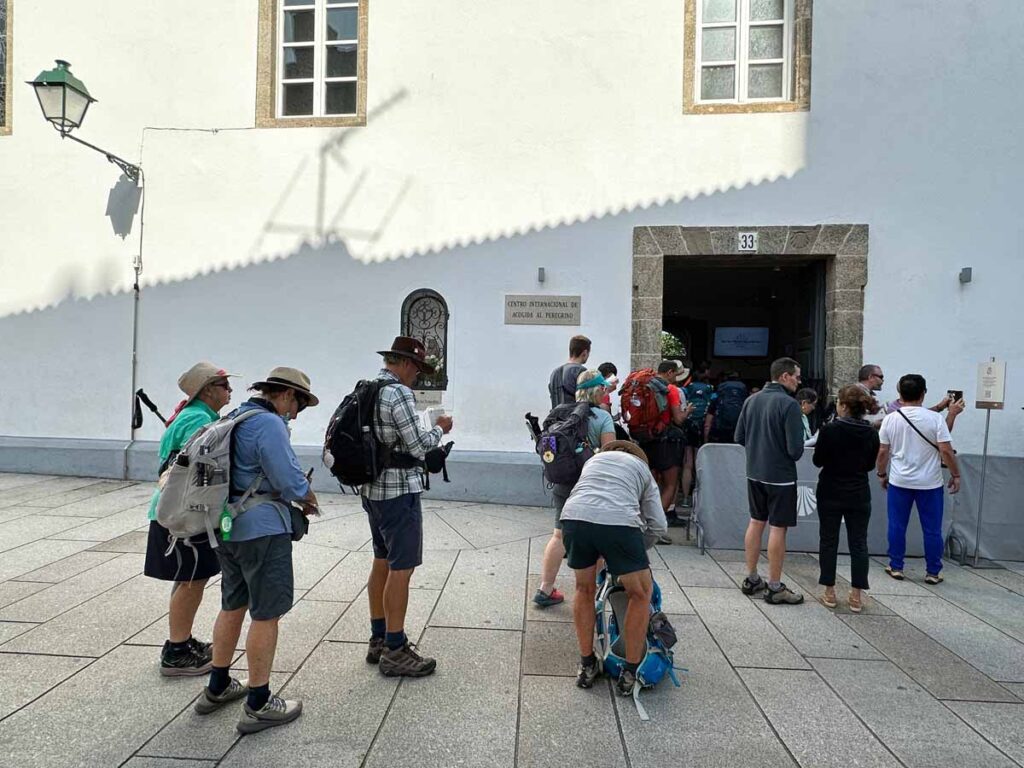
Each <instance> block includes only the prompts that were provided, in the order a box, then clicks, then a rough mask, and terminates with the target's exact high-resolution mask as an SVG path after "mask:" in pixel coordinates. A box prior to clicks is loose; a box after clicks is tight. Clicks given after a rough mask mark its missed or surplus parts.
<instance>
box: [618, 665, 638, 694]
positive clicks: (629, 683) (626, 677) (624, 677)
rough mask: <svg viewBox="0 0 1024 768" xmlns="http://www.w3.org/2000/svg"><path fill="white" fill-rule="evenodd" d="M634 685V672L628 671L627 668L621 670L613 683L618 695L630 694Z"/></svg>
mask: <svg viewBox="0 0 1024 768" xmlns="http://www.w3.org/2000/svg"><path fill="white" fill-rule="evenodd" d="M635 687H636V673H634V672H630V671H629V670H628V669H624V670H622V674H621V675H619V679H618V682H616V683H615V690H616V691H618V693H619V695H620V696H632V695H633V689H634V688H635Z"/></svg>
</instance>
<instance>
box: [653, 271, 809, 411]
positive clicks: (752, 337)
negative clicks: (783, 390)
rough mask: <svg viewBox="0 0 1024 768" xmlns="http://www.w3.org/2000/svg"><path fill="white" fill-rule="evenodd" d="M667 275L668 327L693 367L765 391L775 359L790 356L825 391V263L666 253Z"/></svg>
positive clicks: (665, 320)
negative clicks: (735, 376)
mask: <svg viewBox="0 0 1024 768" xmlns="http://www.w3.org/2000/svg"><path fill="white" fill-rule="evenodd" d="M664 275H665V277H664V296H663V304H662V313H663V318H662V327H663V328H664V330H666V331H668V332H670V333H673V334H675V335H676V336H678V337H679V338H680V339H681V340H682V341H683V343H684V345H685V346H686V349H687V354H688V356H689V358H690V359H691V360H692V361H693V362H694V363H695V364H696V363H699V362H701V361H708V362H710V363H711V367H712V375H713V376H714V377H717V376H719V375H721V374H723V373H725V372H726V371H730V370H735V371H737V372H739V374H740V376H741V377H742V378H743V379H744V380H745V381H746V382H747V384H748V386H762V385H763V384H764V382H765V381H766V380H767V379H768V368H769V365H770V364H771V361H772V360H774V359H776V358H778V357H784V356H785V357H792V358H794V359H796V360H797V361H798V362H799V363H800V365H801V368H802V369H803V378H804V382H805V386H811V387H813V388H815V389H817V390H818V391H819V393H820V394H825V393H826V392H827V383H826V372H825V261H824V260H823V259H813V258H810V259H803V260H800V259H794V258H792V257H782V258H771V257H752V258H751V257H746V258H736V257H725V258H722V257H699V256H698V257H694V256H678V257H672V256H666V257H665V273H664Z"/></svg>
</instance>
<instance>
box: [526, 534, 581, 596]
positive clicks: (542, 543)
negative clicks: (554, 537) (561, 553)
mask: <svg viewBox="0 0 1024 768" xmlns="http://www.w3.org/2000/svg"><path fill="white" fill-rule="evenodd" d="M550 539H551V531H548V532H547V533H546V534H544V535H542V536H534V537H533V538H531V539H530V573H536V574H538V575H539V574H540V569H541V565H542V563H543V561H544V548H545V547H546V546H547V545H548V541H549V540H550ZM571 578H572V569H571V568H570V567H569V563H568V562H566V560H565V558H564V557H563V558H562V562H561V563H559V565H558V576H557V580H558V583H559V584H563V583H565V581H566V579H571Z"/></svg>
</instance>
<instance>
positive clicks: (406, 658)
mask: <svg viewBox="0 0 1024 768" xmlns="http://www.w3.org/2000/svg"><path fill="white" fill-rule="evenodd" d="M436 668H437V660H436V659H431V658H428V657H426V656H420V655H419V654H418V653H416V646H415V645H413V644H412V643H410V642H406V644H405V645H403V646H402V647H401V648H395V649H391V648H385V649H384V653H383V654H382V655H381V657H380V671H381V674H383V675H385V676H386V677H426V676H427V675H429V674H432V673H433V671H434V670H435V669H436Z"/></svg>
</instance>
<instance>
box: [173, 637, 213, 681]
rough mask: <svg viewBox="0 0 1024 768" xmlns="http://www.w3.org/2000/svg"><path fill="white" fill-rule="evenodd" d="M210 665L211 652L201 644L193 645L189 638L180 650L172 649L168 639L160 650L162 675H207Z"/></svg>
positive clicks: (211, 663)
mask: <svg viewBox="0 0 1024 768" xmlns="http://www.w3.org/2000/svg"><path fill="white" fill-rule="evenodd" d="M212 667H213V653H212V652H210V651H207V650H206V649H205V648H203V647H202V646H201V645H193V644H192V641H191V640H190V641H189V642H188V644H186V646H185V647H184V648H183V649H182V650H180V651H176V650H173V649H172V648H171V641H170V640H168V641H167V642H165V643H164V647H163V650H161V651H160V674H161V675H163V676H164V677H182V676H186V677H197V676H199V675H207V674H209V673H210V669H211V668H212Z"/></svg>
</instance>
